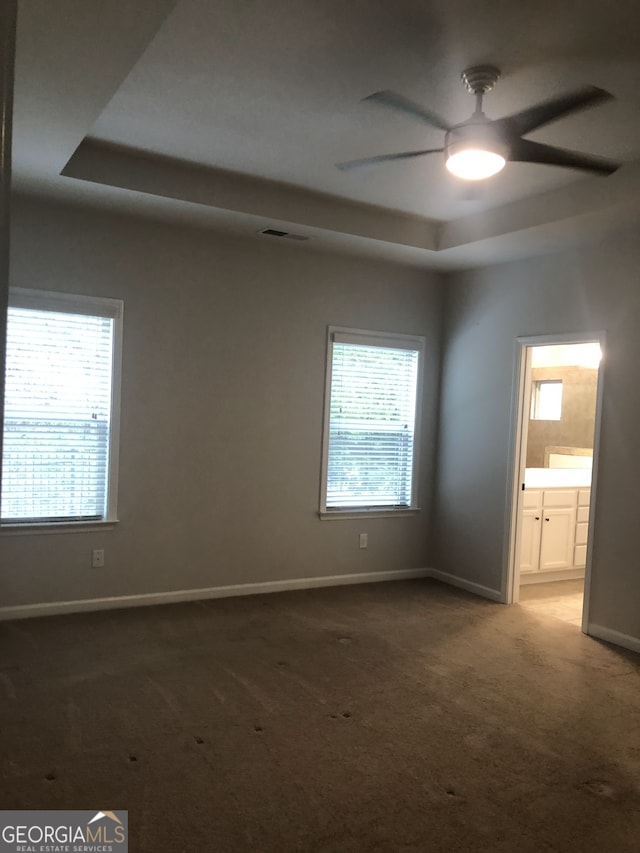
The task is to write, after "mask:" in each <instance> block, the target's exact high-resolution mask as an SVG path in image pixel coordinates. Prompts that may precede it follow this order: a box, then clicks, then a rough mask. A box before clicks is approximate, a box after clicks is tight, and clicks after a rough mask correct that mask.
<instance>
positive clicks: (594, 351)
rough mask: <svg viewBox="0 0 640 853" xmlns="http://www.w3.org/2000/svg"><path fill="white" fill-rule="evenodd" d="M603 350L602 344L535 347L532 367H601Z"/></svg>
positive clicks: (532, 355) (532, 354) (595, 368)
mask: <svg viewBox="0 0 640 853" xmlns="http://www.w3.org/2000/svg"><path fill="white" fill-rule="evenodd" d="M601 359H602V350H601V349H600V344H598V343H595V342H594V343H590V344H562V345H558V346H540V347H533V348H532V351H531V367H590V368H592V369H594V370H597V368H598V367H599V366H600V361H601Z"/></svg>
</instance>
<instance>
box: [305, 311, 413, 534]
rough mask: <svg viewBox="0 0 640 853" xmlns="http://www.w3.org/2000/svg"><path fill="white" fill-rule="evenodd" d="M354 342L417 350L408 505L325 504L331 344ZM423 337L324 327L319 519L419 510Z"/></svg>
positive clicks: (410, 513)
mask: <svg viewBox="0 0 640 853" xmlns="http://www.w3.org/2000/svg"><path fill="white" fill-rule="evenodd" d="M334 343H353V344H360V345H362V346H387V347H393V348H395V349H410V350H417V351H418V373H417V377H416V414H415V423H414V431H413V466H412V476H411V505H410V506H398V507H393V506H382V507H380V506H373V507H367V506H362V507H344V508H341V507H327V485H328V471H329V422H330V415H331V380H332V372H333V344H334ZM424 358H425V338H424V337H423V336H421V335H407V334H402V333H400V332H380V331H372V330H367V329H354V328H350V327H345V326H328V327H327V348H326V360H325V384H324V413H323V423H322V459H321V471H320V508H319V511H318V516H319V517H320V519H321V520H322V521H327V520H330V519H337V518H340V519H356V518H390V517H399V516H413V515H417V513H419V512H420V507H419V506H418V480H419V471H420V435H421V428H422V387H423V376H424Z"/></svg>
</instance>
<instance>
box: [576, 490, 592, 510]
mask: <svg viewBox="0 0 640 853" xmlns="http://www.w3.org/2000/svg"><path fill="white" fill-rule="evenodd" d="M590 500H591V489H578V506H589V502H590Z"/></svg>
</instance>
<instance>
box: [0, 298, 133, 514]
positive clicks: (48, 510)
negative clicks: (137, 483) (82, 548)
mask: <svg viewBox="0 0 640 853" xmlns="http://www.w3.org/2000/svg"><path fill="white" fill-rule="evenodd" d="M121 320H122V303H121V302H120V301H119V300H111V299H96V298H94V297H80V296H71V295H69V294H54V293H45V292H42V291H29V290H21V289H17V290H15V291H12V292H11V293H10V297H9V311H8V318H7V360H6V386H5V412H4V438H3V460H2V504H1V506H2V509H1V516H2V522H3V523H4V524H20V523H54V522H67V523H69V522H74V521H91V520H93V521H96V520H114V519H115V474H116V472H115V465H116V449H117V426H118V424H117V420H118V411H117V398H118V394H119V364H120V352H119V348H120V339H121V335H120V329H121Z"/></svg>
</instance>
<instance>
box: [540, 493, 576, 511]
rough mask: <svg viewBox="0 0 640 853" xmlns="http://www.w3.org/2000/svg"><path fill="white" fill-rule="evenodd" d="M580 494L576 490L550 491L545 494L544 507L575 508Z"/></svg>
mask: <svg viewBox="0 0 640 853" xmlns="http://www.w3.org/2000/svg"><path fill="white" fill-rule="evenodd" d="M577 499H578V494H577V492H576V490H575V489H549V490H546V489H545V492H544V498H543V505H544V506H545V507H551V506H575V505H576V503H577Z"/></svg>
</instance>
